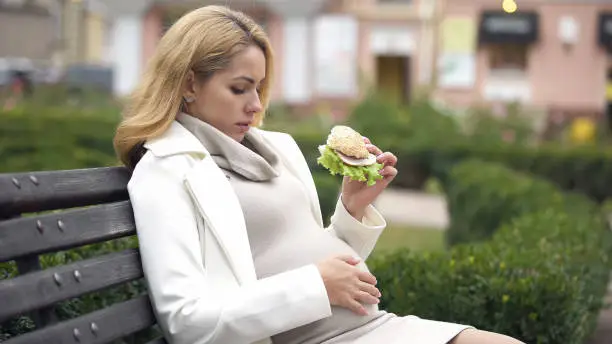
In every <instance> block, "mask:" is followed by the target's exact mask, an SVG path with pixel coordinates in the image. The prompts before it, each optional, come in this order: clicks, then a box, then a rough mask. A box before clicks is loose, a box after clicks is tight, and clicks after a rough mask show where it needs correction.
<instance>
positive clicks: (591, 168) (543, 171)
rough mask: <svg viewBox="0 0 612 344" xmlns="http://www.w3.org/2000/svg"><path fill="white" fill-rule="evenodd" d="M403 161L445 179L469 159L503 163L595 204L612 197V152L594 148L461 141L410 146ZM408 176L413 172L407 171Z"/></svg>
mask: <svg viewBox="0 0 612 344" xmlns="http://www.w3.org/2000/svg"><path fill="white" fill-rule="evenodd" d="M396 149H397V150H398V151H399V155H400V158H401V159H405V160H408V161H409V162H410V163H411V164H412V165H413V166H416V167H415V169H416V170H417V171H421V170H426V171H428V172H429V173H430V174H429V176H434V177H437V178H438V179H441V180H443V179H445V178H446V177H447V175H448V172H449V171H450V170H451V169H452V166H453V165H454V164H456V163H457V162H461V161H463V160H466V159H474V158H477V159H481V160H486V161H491V162H498V163H502V164H504V165H505V166H508V167H511V168H513V169H516V170H520V171H524V172H529V173H532V174H535V175H537V176H540V177H542V178H545V179H547V180H549V181H551V182H553V183H554V184H555V185H557V186H559V187H560V188H562V189H564V190H570V191H578V192H581V193H584V194H586V195H588V196H589V197H590V198H591V199H593V200H594V201H596V202H602V201H604V200H605V199H606V198H609V197H611V196H612V179H611V178H609V176H610V175H612V150H610V149H607V148H602V147H595V146H570V147H567V146H559V145H555V144H552V143H548V144H542V145H539V146H537V147H529V146H521V145H511V144H504V143H498V144H490V145H480V144H476V143H472V142H469V141H468V140H467V139H465V140H461V141H453V142H447V143H446V144H433V143H432V144H411V143H406V144H405V145H404V147H403V148H399V147H398V148H396ZM404 172H406V173H408V174H410V173H414V172H413V171H412V170H407V171H404Z"/></svg>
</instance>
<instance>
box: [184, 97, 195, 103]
mask: <svg viewBox="0 0 612 344" xmlns="http://www.w3.org/2000/svg"><path fill="white" fill-rule="evenodd" d="M184 99H185V102H186V103H193V101H194V100H195V99H194V98H193V97H191V96H185V97H184Z"/></svg>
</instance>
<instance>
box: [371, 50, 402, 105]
mask: <svg viewBox="0 0 612 344" xmlns="http://www.w3.org/2000/svg"><path fill="white" fill-rule="evenodd" d="M410 66H411V63H410V57H409V56H394V55H379V56H376V87H377V90H378V92H379V94H380V95H381V96H382V97H384V98H387V99H388V100H390V101H394V102H397V103H401V104H407V103H408V102H409V101H410V93H411V92H410V91H411V90H410V84H411V83H410V80H411V73H410Z"/></svg>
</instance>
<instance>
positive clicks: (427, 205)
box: [375, 189, 612, 344]
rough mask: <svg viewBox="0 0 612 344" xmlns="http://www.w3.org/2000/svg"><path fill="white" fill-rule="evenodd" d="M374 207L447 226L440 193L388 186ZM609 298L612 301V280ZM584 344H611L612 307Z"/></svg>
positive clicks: (399, 217) (392, 216)
mask: <svg viewBox="0 0 612 344" xmlns="http://www.w3.org/2000/svg"><path fill="white" fill-rule="evenodd" d="M375 206H376V207H377V208H378V210H379V211H380V212H381V213H382V214H383V215H384V216H385V218H386V219H387V221H389V222H390V223H394V224H405V225H410V226H417V227H425V228H432V229H434V230H444V229H446V228H448V224H449V216H448V210H447V207H446V200H445V199H444V197H443V196H440V195H430V194H424V193H419V192H413V191H403V190H392V189H388V190H385V192H384V193H383V194H382V195H380V197H379V198H378V200H377V201H376V203H375ZM606 299H607V300H606V301H607V302H609V303H612V283H611V284H610V286H609V287H608V296H607V298H606ZM585 344H612V308H610V309H604V310H603V311H602V312H601V314H600V317H599V321H598V325H597V329H596V330H595V333H594V335H593V338H591V340H589V341H588V342H587V343H585Z"/></svg>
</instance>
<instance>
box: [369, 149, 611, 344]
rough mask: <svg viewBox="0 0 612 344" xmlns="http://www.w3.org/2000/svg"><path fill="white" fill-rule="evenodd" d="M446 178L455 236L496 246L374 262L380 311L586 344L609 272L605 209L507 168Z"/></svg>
mask: <svg viewBox="0 0 612 344" xmlns="http://www.w3.org/2000/svg"><path fill="white" fill-rule="evenodd" d="M449 176H450V177H449V178H448V180H447V188H448V190H450V191H449V192H450V193H451V194H449V208H450V211H451V216H452V220H453V221H459V223H460V224H461V225H460V226H459V225H458V226H456V227H453V228H451V230H450V231H451V232H453V231H458V233H459V236H465V237H467V238H469V237H473V238H477V239H478V240H482V239H483V237H489V238H490V239H489V240H486V241H482V242H479V243H471V244H461V245H456V246H453V248H452V249H451V250H450V251H449V252H444V253H435V254H427V255H422V254H415V253H412V252H408V251H405V250H403V251H396V252H394V253H391V254H388V255H383V256H375V257H373V258H372V260H371V262H370V264H371V267H372V270H373V272H374V273H375V274H376V276H377V278H378V281H379V286H380V288H381V290H382V293H383V298H382V305H383V307H386V308H387V309H389V310H390V311H392V312H396V313H398V314H416V315H419V316H421V317H424V318H432V319H437V320H442V321H451V322H459V323H467V324H472V325H474V326H476V327H478V328H481V329H485V330H490V331H496V332H501V333H504V334H507V335H511V336H513V337H516V338H518V339H520V340H522V341H524V342H526V343H570V344H571V343H575V344H583V343H584V341H585V339H587V338H588V336H589V335H590V334H591V333H592V331H593V329H594V325H595V321H596V318H597V315H598V312H599V310H600V309H601V308H602V306H603V297H604V294H605V292H606V288H607V283H608V275H609V271H610V268H611V264H610V260H609V258H610V257H609V255H610V253H611V252H612V234H611V233H610V231H609V229H608V228H607V224H606V222H605V221H604V216H603V215H602V214H601V213H600V209H599V208H598V207H597V206H596V205H595V204H593V203H592V202H591V201H590V200H588V199H587V198H586V197H584V196H581V195H568V194H564V193H562V192H560V191H559V190H558V189H556V188H555V187H554V186H553V185H552V184H551V183H549V182H547V181H544V180H539V179H534V178H531V177H530V176H528V175H524V174H521V173H517V172H514V171H511V170H509V169H507V168H505V167H503V166H501V165H495V164H490V163H484V162H477V161H468V162H464V163H460V164H458V165H457V166H456V167H454V168H453V170H452V171H451V173H450V174H449ZM454 225H455V224H453V226H454ZM472 228H473V229H474V233H471V232H470V231H471V229H472ZM496 229H497V230H496Z"/></svg>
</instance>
